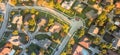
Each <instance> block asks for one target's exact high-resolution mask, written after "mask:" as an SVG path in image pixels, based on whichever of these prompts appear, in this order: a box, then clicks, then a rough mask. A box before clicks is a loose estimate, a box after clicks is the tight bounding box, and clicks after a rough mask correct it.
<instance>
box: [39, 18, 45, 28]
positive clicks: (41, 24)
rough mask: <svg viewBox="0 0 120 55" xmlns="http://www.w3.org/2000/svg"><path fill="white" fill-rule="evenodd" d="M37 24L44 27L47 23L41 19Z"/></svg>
mask: <svg viewBox="0 0 120 55" xmlns="http://www.w3.org/2000/svg"><path fill="white" fill-rule="evenodd" d="M37 23H38V25H39V26H44V25H45V24H46V23H47V20H46V19H45V18H41V19H39V20H38V22H37Z"/></svg>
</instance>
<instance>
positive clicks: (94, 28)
mask: <svg viewBox="0 0 120 55" xmlns="http://www.w3.org/2000/svg"><path fill="white" fill-rule="evenodd" d="M98 32H99V28H98V27H96V26H95V25H92V26H91V27H90V29H89V31H88V33H90V34H98Z"/></svg>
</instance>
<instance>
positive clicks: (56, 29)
mask: <svg viewBox="0 0 120 55" xmlns="http://www.w3.org/2000/svg"><path fill="white" fill-rule="evenodd" d="M61 29H62V25H61V24H60V23H57V22H55V23H54V25H53V26H51V27H50V29H49V31H50V32H52V33H55V32H57V33H59V32H60V30H61Z"/></svg>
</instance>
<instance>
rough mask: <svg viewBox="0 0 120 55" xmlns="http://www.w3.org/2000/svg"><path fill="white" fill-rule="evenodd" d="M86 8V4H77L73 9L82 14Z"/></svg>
mask: <svg viewBox="0 0 120 55" xmlns="http://www.w3.org/2000/svg"><path fill="white" fill-rule="evenodd" d="M85 7H86V5H84V4H81V3H76V4H75V6H74V7H73V9H74V10H76V11H77V12H79V13H81V12H82V11H83V9H84V8H85Z"/></svg>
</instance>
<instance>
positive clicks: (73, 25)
mask: <svg viewBox="0 0 120 55" xmlns="http://www.w3.org/2000/svg"><path fill="white" fill-rule="evenodd" d="M82 26H83V23H82V21H81V20H79V21H75V20H72V22H71V29H70V30H69V32H68V34H67V36H66V37H65V38H64V39H63V41H62V43H61V44H60V46H59V47H58V50H56V51H55V53H54V55H60V53H61V52H62V51H63V49H64V48H65V46H66V45H67V43H68V41H69V40H70V38H71V37H72V35H73V34H74V32H75V31H77V30H78V29H79V28H80V27H82Z"/></svg>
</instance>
